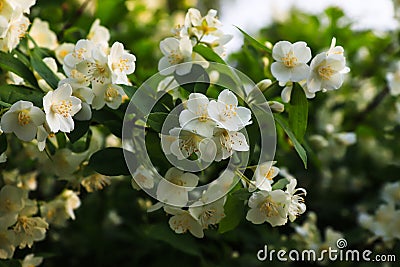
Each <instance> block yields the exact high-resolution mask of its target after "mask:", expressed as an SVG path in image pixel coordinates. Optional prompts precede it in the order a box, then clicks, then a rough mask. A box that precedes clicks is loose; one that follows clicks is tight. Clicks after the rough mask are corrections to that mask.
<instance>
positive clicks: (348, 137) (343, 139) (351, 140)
mask: <svg viewBox="0 0 400 267" xmlns="http://www.w3.org/2000/svg"><path fill="white" fill-rule="evenodd" d="M333 137H334V138H335V140H337V141H338V142H339V143H340V144H342V145H345V146H350V145H353V144H355V143H356V142H357V135H356V134H355V133H353V132H341V133H335V134H333Z"/></svg>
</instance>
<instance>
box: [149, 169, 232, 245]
mask: <svg viewBox="0 0 400 267" xmlns="http://www.w3.org/2000/svg"><path fill="white" fill-rule="evenodd" d="M148 174H149V173H147V174H146V178H145V179H143V180H146V181H153V178H152V176H151V175H148ZM233 177H234V174H233V173H232V172H225V173H223V174H222V175H221V177H220V179H218V180H215V181H213V182H212V183H211V184H210V186H209V187H208V188H207V190H205V191H203V192H202V194H201V196H200V197H199V198H198V200H197V201H194V202H193V201H192V202H191V204H190V205H189V207H188V208H182V207H183V206H185V205H187V204H188V198H189V197H188V194H189V192H190V191H191V190H193V189H194V187H195V186H196V185H197V183H198V181H199V177H198V176H197V175H195V174H192V173H184V172H183V171H181V170H179V169H177V168H175V167H172V168H170V169H169V170H168V171H167V173H166V174H165V178H164V179H163V180H161V181H160V182H159V184H158V186H157V198H158V199H159V200H161V201H162V202H167V203H169V204H163V203H162V202H159V203H157V204H155V205H153V206H152V207H150V209H149V210H148V211H149V212H150V211H155V210H157V209H159V208H161V207H163V209H164V211H165V212H166V213H167V214H169V215H171V218H170V219H169V226H170V227H171V229H172V230H174V231H175V232H176V233H177V234H183V233H186V232H190V233H191V234H192V235H193V236H195V237H198V238H202V237H203V236H204V232H203V231H204V230H205V229H208V228H209V227H210V226H213V225H217V224H218V223H219V222H220V221H221V220H222V219H223V218H224V217H225V213H224V205H225V201H226V196H224V197H219V196H218V194H219V193H220V192H226V193H227V192H228V190H229V188H230V186H231V185H232V183H233ZM148 184H149V183H148Z"/></svg>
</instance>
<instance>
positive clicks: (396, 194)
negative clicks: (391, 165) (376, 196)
mask: <svg viewBox="0 0 400 267" xmlns="http://www.w3.org/2000/svg"><path fill="white" fill-rule="evenodd" d="M381 197H382V199H383V200H385V201H386V202H387V203H393V204H394V205H399V204H400V182H394V183H387V184H385V186H384V187H383V190H382V193H381Z"/></svg>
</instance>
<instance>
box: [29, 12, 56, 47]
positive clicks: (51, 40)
mask: <svg viewBox="0 0 400 267" xmlns="http://www.w3.org/2000/svg"><path fill="white" fill-rule="evenodd" d="M29 35H30V36H31V37H32V38H33V40H35V43H36V44H37V45H38V46H39V47H44V48H48V49H50V50H54V49H56V48H57V46H58V41H57V35H56V34H55V33H54V32H53V31H52V30H51V29H50V27H49V23H48V22H47V21H42V20H41V19H39V18H35V19H34V20H33V22H32V26H31V28H30V30H29ZM28 44H29V48H33V47H34V44H33V43H32V42H28Z"/></svg>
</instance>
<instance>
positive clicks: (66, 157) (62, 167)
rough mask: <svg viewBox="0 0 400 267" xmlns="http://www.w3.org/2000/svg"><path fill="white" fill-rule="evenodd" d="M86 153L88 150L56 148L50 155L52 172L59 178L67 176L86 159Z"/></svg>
mask: <svg viewBox="0 0 400 267" xmlns="http://www.w3.org/2000/svg"><path fill="white" fill-rule="evenodd" d="M88 154H89V152H88V151H85V152H82V153H75V152H72V151H71V150H70V149H68V148H61V149H58V150H57V151H56V153H55V154H54V156H53V157H52V168H53V170H54V173H55V174H56V175H58V176H60V177H61V178H64V179H66V178H68V176H70V175H72V174H73V173H74V172H75V171H76V170H77V169H78V167H79V166H80V165H81V163H82V162H83V161H84V160H85V159H87V157H88Z"/></svg>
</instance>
